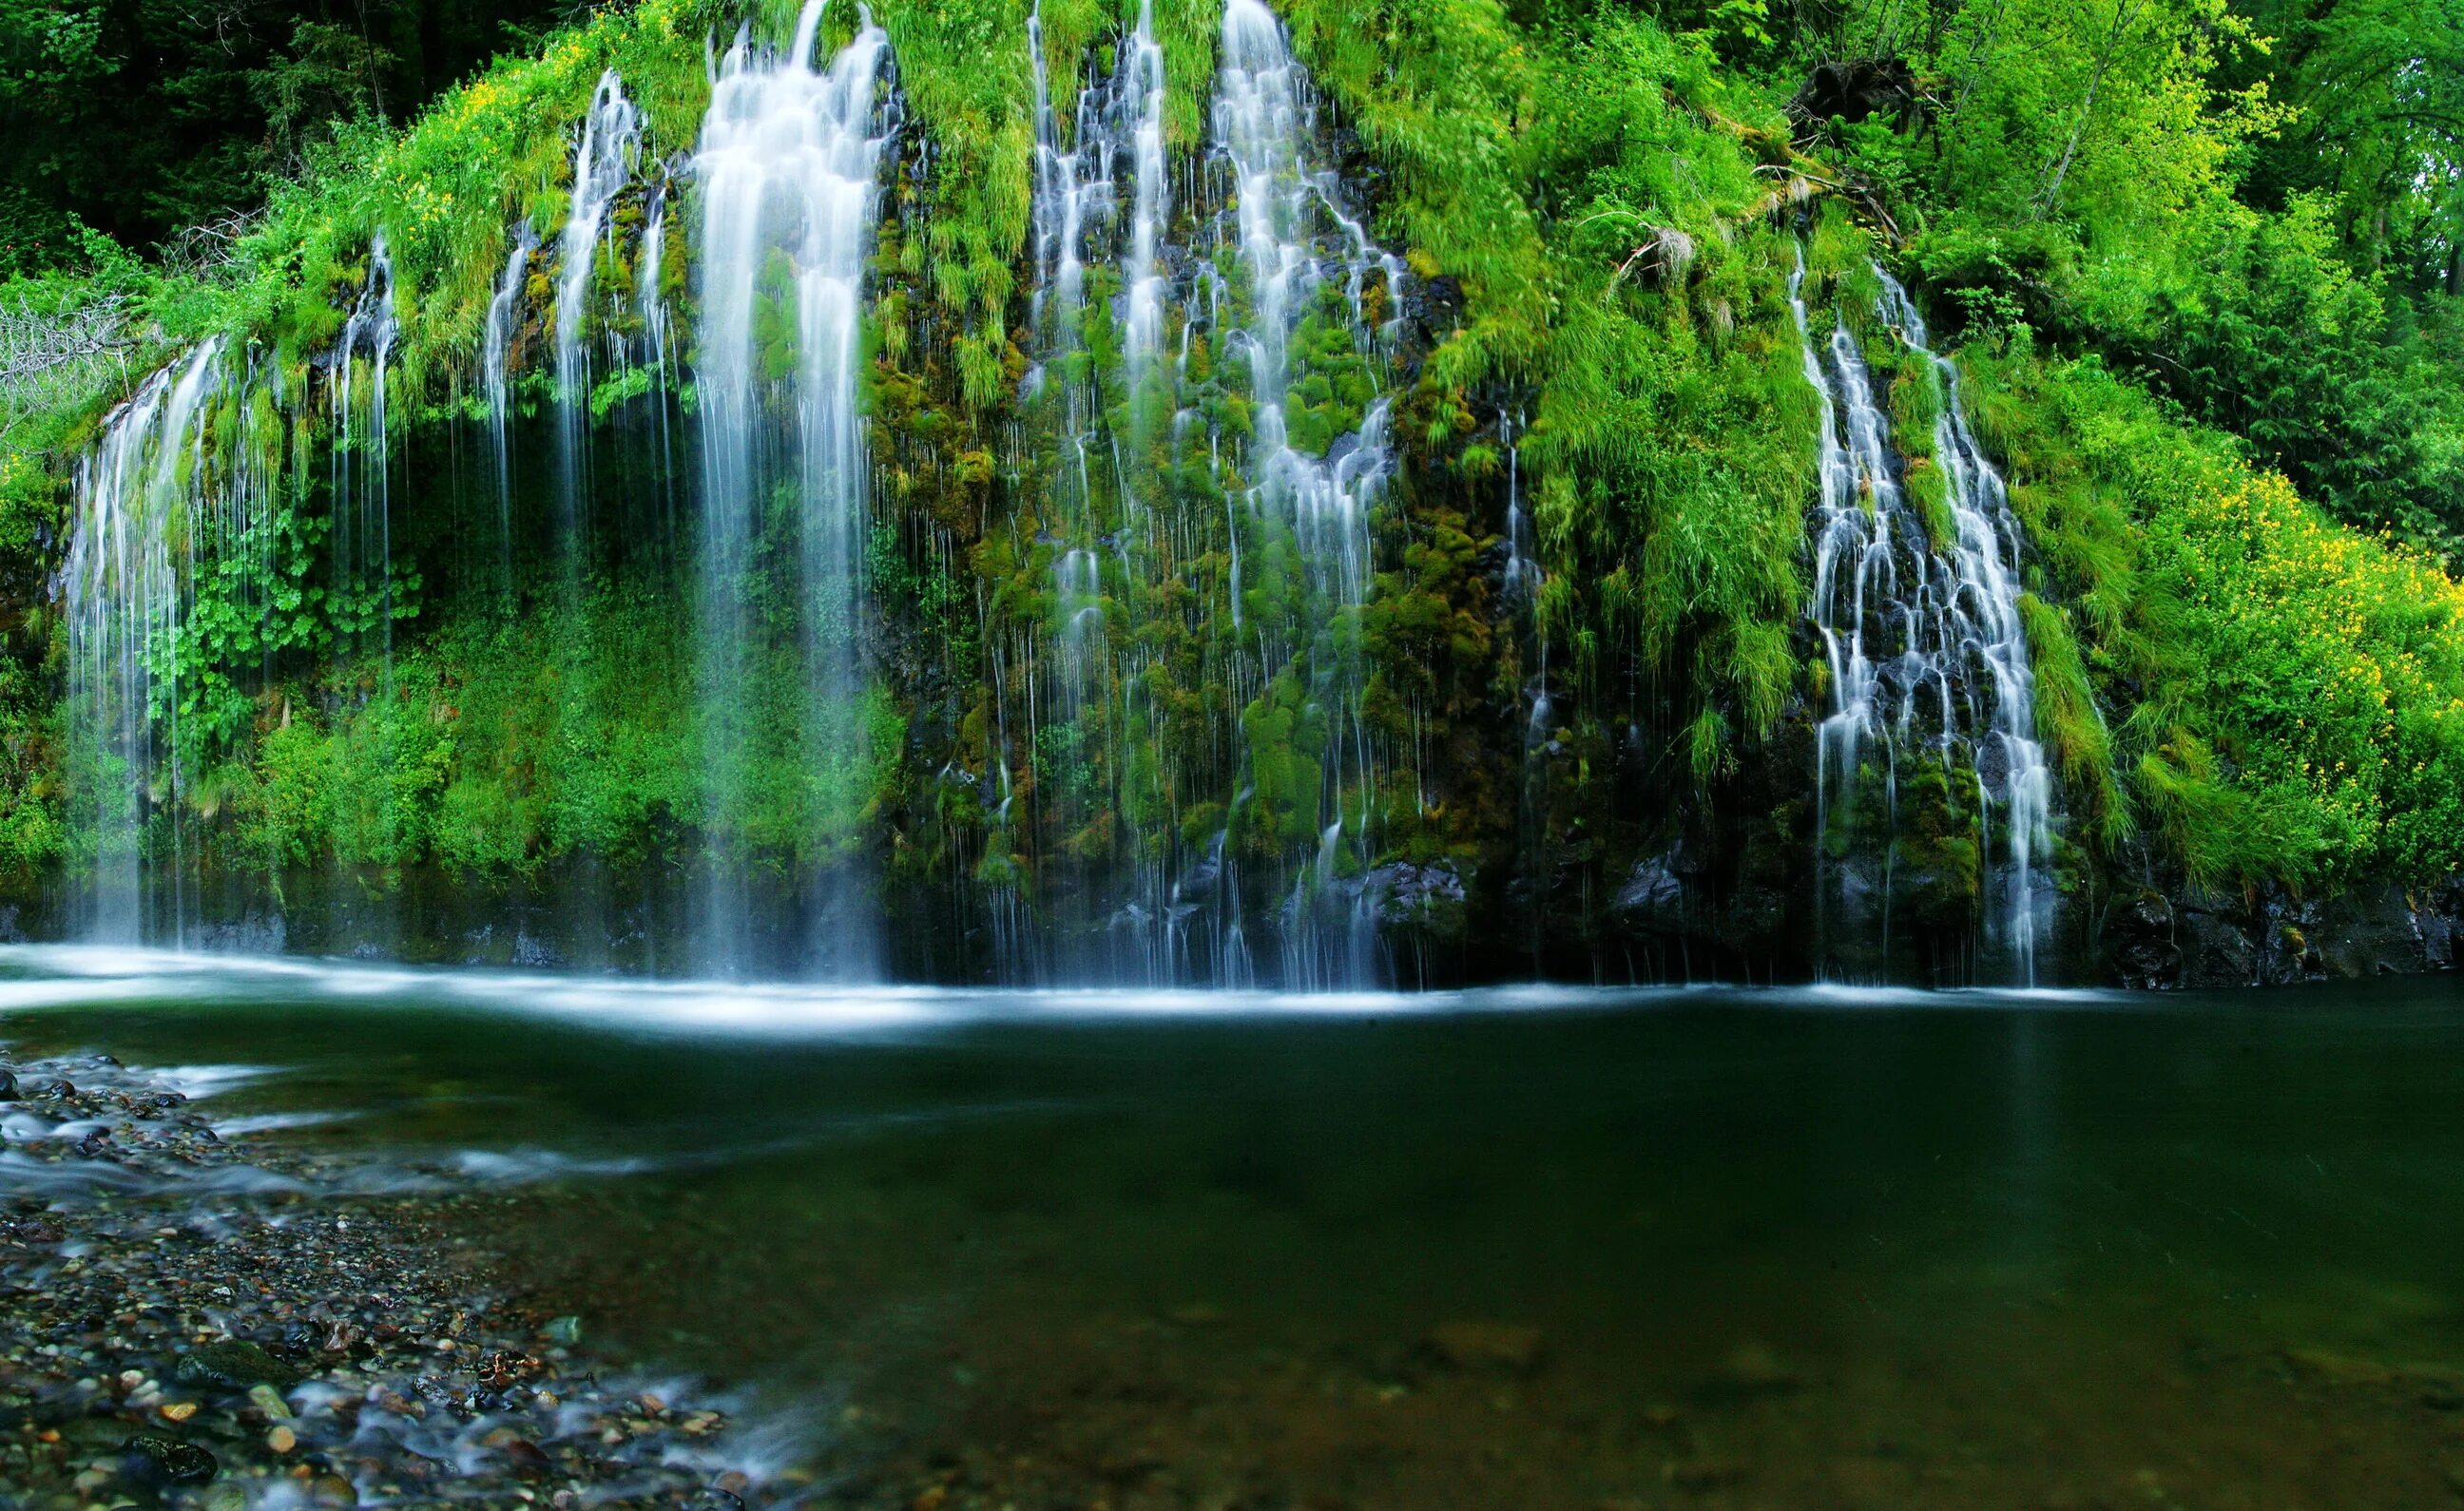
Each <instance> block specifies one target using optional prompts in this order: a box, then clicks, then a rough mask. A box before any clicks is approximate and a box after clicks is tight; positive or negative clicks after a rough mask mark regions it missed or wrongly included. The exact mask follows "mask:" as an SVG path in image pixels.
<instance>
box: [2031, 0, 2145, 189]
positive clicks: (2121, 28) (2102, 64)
mask: <svg viewBox="0 0 2464 1511" xmlns="http://www.w3.org/2000/svg"><path fill="white" fill-rule="evenodd" d="M2146 8H2147V6H2146V0H2118V3H2117V4H2116V5H2115V6H2114V10H2113V32H2112V34H2111V35H2109V36H2107V37H2106V38H2105V39H2104V49H2103V51H2101V52H2100V53H2099V54H2097V57H2096V67H2095V68H2094V69H2093V70H2091V71H2090V72H2089V74H2088V76H2087V95H2086V96H2085V98H2083V99H2080V100H2079V118H2078V119H2077V120H2073V121H2072V122H2071V136H2070V140H2069V141H2068V142H2063V143H2062V155H2061V159H2060V161H2058V162H2057V163H2056V164H2054V172H2053V177H2052V178H2051V179H2050V180H2048V181H2047V182H2046V185H2045V187H2044V192H2043V193H2042V194H2040V195H2038V196H2037V206H2036V213H2037V214H2038V215H2040V216H2041V215H2042V214H2043V213H2044V212H2045V211H2047V210H2049V209H2051V208H2054V206H2055V204H2056V203H2057V201H2059V200H2060V198H2061V195H2062V179H2063V178H2064V177H2065V176H2067V175H2068V174H2069V172H2070V170H2071V160H2072V159H2073V158H2075V157H2077V156H2078V155H2079V138H2081V137H2083V136H2085V135H2086V134H2087V122H2088V118H2089V117H2090V116H2093V115H2094V114H2096V92H2097V91H2098V90H2099V89H2101V88H2102V87H2103V85H2104V71H2105V70H2106V69H2108V68H2110V67H2112V66H2113V55H2114V54H2116V53H2117V52H2120V51H2121V49H2122V39H2123V36H2124V35H2126V34H2128V33H2129V31H2130V24H2131V23H2132V22H2133V21H2136V20H2138V19H2139V13H2140V12H2141V11H2145V9H2146Z"/></svg>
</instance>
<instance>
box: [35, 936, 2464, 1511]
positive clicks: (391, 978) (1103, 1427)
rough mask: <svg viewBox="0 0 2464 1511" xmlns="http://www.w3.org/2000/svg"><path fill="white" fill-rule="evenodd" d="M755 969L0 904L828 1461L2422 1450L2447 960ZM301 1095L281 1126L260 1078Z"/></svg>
mask: <svg viewBox="0 0 2464 1511" xmlns="http://www.w3.org/2000/svg"><path fill="white" fill-rule="evenodd" d="M2458 988H2459V983H2457V982H2456V981H2455V980H2454V979H2453V978H2444V979H2441V978H2429V979H2417V980H2409V981H2398V982H2387V983H2378V984H2373V985H2368V986H2352V985H2346V986H2338V987H2321V988H2316V989H2302V990H2295V991H2283V992H2274V993H2251V994H2237V995H2230V996H2177V997H2143V996H2102V995H2094V994H2087V995H2037V996H1995V995H1966V996H1960V995H1939V994H1918V993H1898V992H1824V991H1810V992H1809V991H1798V992H1791V991H1757V992H1683V993H1678V992H1618V991H1566V990H1537V989H1534V990H1514V991H1505V992H1495V993H1472V994H1463V995H1459V996H1436V997H1390V996H1364V997H1338V998H1298V997H1277V996H1249V997H1234V996H1206V995H1197V994H1191V995H1182V996H1172V995H1153V994H1134V993H1131V994H1078V995H1071V994H991V993H975V994H970V993H951V992H928V991H914V992H907V991H897V990H886V991H877V992H851V993H816V992H805V991H796V990H786V989H730V988H726V987H717V986H711V987H695V986H673V985H646V984H627V983H612V982H601V981H583V980H577V979H574V978H571V977H560V976H547V975H524V974H501V973H499V974H474V973H445V972H415V971H407V970H393V969H385V968H374V967H358V966H342V965H322V964H311V963H304V962H300V963H282V964H269V963H260V964H254V965H250V964H241V963H230V962H225V963H214V962H204V961H197V960H193V959H190V960H180V959H176V958H174V957H168V956H153V955H135V954H126V953H119V954H113V953H96V952H85V951H61V950H47V949H18V950H7V951H0V1039H6V1040H9V1041H10V1042H11V1044H12V1045H13V1046H14V1047H16V1048H17V1049H19V1050H21V1051H24V1052H30V1053H40V1052H52V1051H59V1050H67V1049H71V1048H77V1049H98V1050H107V1051H109V1052H112V1053H114V1054H117V1055H119V1056H120V1057H121V1058H122V1059H123V1060H126V1061H128V1062H130V1063H132V1064H152V1065H163V1066H197V1065H222V1066H253V1067H258V1068H260V1069H261V1070H262V1071H263V1072H264V1073H263V1074H261V1075H258V1076H256V1077H254V1078H253V1079H245V1080H241V1081H239V1082H238V1083H237V1084H235V1085H234V1086H233V1088H232V1089H231V1090H228V1091H226V1092H224V1093H222V1095H221V1096H220V1097H219V1098H218V1099H217V1100H216V1102H215V1104H214V1106H215V1108H216V1111H217V1115H218V1116H225V1117H242V1118H250V1119H256V1120H260V1121H259V1123H258V1125H257V1126H259V1127H262V1128H264V1129H265V1131H263V1132H261V1133H259V1134H256V1135H254V1136H257V1137H262V1138H267V1139H314V1140H319V1141H322V1142H325V1143H329V1144H331V1143H341V1144H343V1145H345V1146H348V1147H350V1148H353V1149H358V1150H365V1151H366V1152H367V1153H368V1154H369V1156H370V1158H371V1159H372V1160H374V1161H392V1162H396V1163H404V1162H407V1163H415V1164H419V1165H422V1166H425V1167H427V1168H430V1169H438V1170H444V1171H447V1172H451V1173H452V1175H453V1177H454V1178H455V1179H459V1180H467V1181H470V1182H474V1183H493V1184H495V1185H499V1186H501V1187H502V1188H503V1189H504V1191H505V1193H506V1199H505V1200H504V1201H503V1202H501V1203H496V1204H492V1205H490V1206H489V1207H488V1208H487V1209H486V1213H485V1214H483V1215H478V1216H473V1217H472V1218H470V1219H469V1220H471V1221H472V1222H473V1224H474V1232H473V1238H474V1239H475V1240H477V1241H482V1242H485V1243H487V1244H489V1245H492V1246H494V1247H495V1248H496V1249H498V1250H500V1251H501V1252H503V1253H505V1254H506V1255H507V1256H508V1258H509V1262H510V1266H511V1268H512V1270H513V1271H514V1273H515V1274H516V1275H517V1276H518V1278H519V1281H520V1282H521V1283H522V1284H523V1285H525V1286H526V1287H529V1288H531V1289H533V1290H535V1291H536V1292H538V1293H539V1297H540V1299H541V1301H542V1303H544V1304H548V1305H551V1306H554V1307H556V1308H558V1309H561V1310H568V1311H573V1312H576V1313H578V1314H580V1315H581V1316H582V1317H583V1319H584V1325H585V1327H586V1329H587V1333H588V1335H589V1336H590V1337H591V1338H592V1339H594V1340H595V1341H598V1342H601V1343H603V1344H605V1345H607V1346H609V1347H618V1348H621V1349H622V1350H624V1351H626V1352H627V1353H631V1354H635V1355H638V1356H640V1357H642V1358H644V1359H646V1360H648V1361H649V1362H651V1363H653V1364H655V1365H658V1366H661V1367H666V1368H674V1369H690V1370H695V1371H700V1372H703V1373H705V1374H708V1375H710V1376H712V1377H714V1378H715V1379H718V1380H722V1381H725V1382H728V1383H730V1384H735V1385H740V1386H744V1387H746V1388H748V1389H751V1390H753V1391H757V1392H758V1393H759V1395H760V1397H761V1398H762V1400H763V1401H764V1402H765V1408H764V1410H765V1411H766V1412H767V1413H768V1414H769V1415H770V1416H771V1417H772V1418H774V1419H775V1420H776V1421H777V1422H779V1423H781V1425H782V1428H783V1429H784V1430H786V1431H788V1432H790V1433H792V1434H794V1435H795V1437H796V1438H797V1440H798V1441H799V1443H800V1444H801V1447H800V1448H799V1450H798V1452H799V1453H800V1454H801V1455H802V1456H803V1457H805V1458H806V1459H807V1461H809V1462H810V1463H811V1464H812V1465H813V1466H814V1467H815V1468H816V1469H817V1470H819V1471H820V1473H821V1475H822V1477H823V1478H822V1484H823V1485H824V1487H825V1494H826V1495H827V1496H830V1497H837V1498H843V1499H845V1500H847V1501H848V1502H850V1503H862V1504H875V1503H893V1500H892V1498H894V1503H898V1504H910V1503H913V1502H911V1500H910V1498H911V1497H912V1496H914V1495H915V1494H917V1493H918V1490H917V1487H919V1486H922V1487H924V1488H923V1491H922V1493H923V1494H924V1496H925V1498H926V1499H927V1500H931V1498H932V1496H933V1495H934V1494H935V1493H936V1492H935V1491H934V1489H933V1487H934V1486H936V1485H938V1486H945V1487H946V1490H945V1491H942V1492H938V1493H941V1494H943V1495H944V1497H945V1499H943V1500H932V1504H933V1505H935V1506H940V1505H944V1504H947V1505H949V1506H951V1507H953V1508H956V1507H958V1506H963V1505H969V1504H982V1505H986V1506H996V1505H1001V1504H1004V1503H1007V1504H1011V1505H1015V1506H1017V1507H1020V1508H1022V1511H1024V1508H1027V1507H1032V1506H1038V1505H1047V1504H1048V1505H1056V1506H1058V1505H1074V1506H1086V1507H1091V1506H1095V1505H1098V1504H1101V1505H1105V1506H1108V1507H1112V1508H1117V1511H1131V1508H1146V1507H1157V1508H1160V1507H1177V1506H1191V1507H1211V1508H1218V1511H1229V1508H1233V1507H1258V1508H1265V1507H1336V1506H1360V1507H1371V1506H1375V1507H1422V1506H1463V1507H1558V1506H1564V1507H1578V1508H1584V1511H1618V1508H1632V1507H1645V1506H1705V1507H1718V1506H1732V1507H1749V1506H1775V1507H1776V1506H1786V1507H1796V1506H1804V1507H1832V1506H1846V1507H1855V1506H1873V1507H1884V1506H1925V1507H1933V1506H1940V1507H1964V1506H2020V1507H2033V1506H2043V1507H2062V1506H2073V1507H2092V1506H2102V1507H2117V1508H2118V1507H2123V1506H2133V1507H2145V1506H2156V1507H2165V1506H2180V1507H2244V1506H2247V1507H2261V1506H2283V1507H2344V1506H2388V1507H2417V1506H2454V1505H2457V1504H2459V1503H2464V991H2459V989H2458ZM319 1113H323V1114H338V1115H340V1116H338V1117H337V1118H336V1119H335V1120H332V1121H323V1122H316V1121H311V1120H309V1119H306V1118H303V1117H301V1116H300V1115H302V1114H319Z"/></svg>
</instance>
